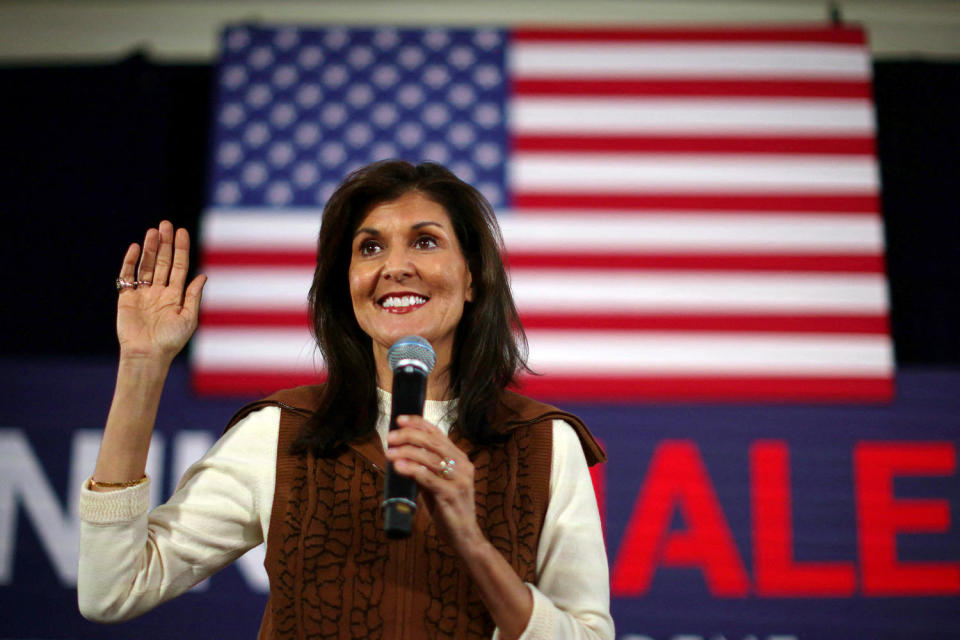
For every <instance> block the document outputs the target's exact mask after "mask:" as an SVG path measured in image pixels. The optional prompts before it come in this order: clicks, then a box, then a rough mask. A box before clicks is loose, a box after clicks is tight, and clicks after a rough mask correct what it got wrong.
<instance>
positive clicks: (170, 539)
mask: <svg viewBox="0 0 960 640" xmlns="http://www.w3.org/2000/svg"><path fill="white" fill-rule="evenodd" d="M279 423H280V410H279V408H277V407H267V408H264V409H261V410H259V411H257V412H254V413H251V414H250V415H249V416H247V417H246V418H244V419H243V420H242V421H240V422H238V423H237V424H236V425H235V426H234V427H233V428H232V429H230V430H229V431H228V432H227V433H226V434H225V435H224V436H223V437H221V438H220V439H219V440H218V441H217V442H216V443H215V444H214V445H213V446H212V447H211V448H210V451H208V452H207V453H206V455H204V456H203V458H201V459H200V461H198V462H197V463H196V464H194V465H193V466H192V467H190V469H188V470H187V472H186V473H185V474H184V476H183V478H182V479H181V481H180V484H179V485H178V487H177V489H176V491H175V492H174V494H173V496H171V498H170V500H168V501H167V502H166V503H164V504H162V505H160V506H159V507H157V508H156V509H154V510H153V511H152V512H150V513H149V514H148V513H147V505H148V493H149V491H148V489H149V486H148V484H147V483H145V484H142V485H138V486H136V487H132V488H129V489H122V490H119V491H111V492H104V493H98V492H94V491H90V490H89V489H87V488H86V486H84V488H83V489H82V494H81V496H80V520H81V524H80V565H79V573H78V580H77V598H78V603H79V606H80V613H82V614H83V616H84V617H86V618H88V619H90V620H94V621H97V622H119V621H122V620H128V619H130V618H133V617H135V616H138V615H140V614H143V613H146V612H147V611H149V610H150V609H152V608H154V607H156V606H157V605H159V604H161V603H163V602H166V601H167V600H169V599H171V598H173V597H175V596H177V595H179V594H181V593H183V592H184V591H186V590H187V589H189V588H190V587H192V586H193V585H195V584H197V583H198V582H200V581H201V580H203V579H204V578H207V577H208V576H210V575H211V574H213V573H215V572H216V571H218V570H219V569H221V568H223V567H224V566H226V565H228V564H229V563H231V562H232V561H233V560H235V559H236V558H238V557H240V556H241V555H243V554H244V553H245V552H246V551H247V550H249V549H251V548H253V547H255V546H256V545H258V544H260V543H261V542H263V540H264V539H265V536H266V528H267V525H268V524H269V519H270V509H271V505H272V502H273V484H274V473H275V461H276V446H277V445H276V443H277V433H278V429H279Z"/></svg>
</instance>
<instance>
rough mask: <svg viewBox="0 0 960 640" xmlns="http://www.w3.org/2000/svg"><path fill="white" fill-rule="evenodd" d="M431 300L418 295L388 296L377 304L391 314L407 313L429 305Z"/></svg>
mask: <svg viewBox="0 0 960 640" xmlns="http://www.w3.org/2000/svg"><path fill="white" fill-rule="evenodd" d="M427 300H429V298H427V297H425V296H421V295H417V294H403V295H394V294H390V295H386V296H383V297H382V298H380V299H379V300H378V301H377V304H378V305H380V307H381V308H382V309H384V310H386V311H389V312H390V313H407V312H409V311H413V310H414V309H418V308H420V307H422V306H423V305H425V304H426V303H427Z"/></svg>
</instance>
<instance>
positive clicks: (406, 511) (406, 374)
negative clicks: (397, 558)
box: [382, 336, 437, 538]
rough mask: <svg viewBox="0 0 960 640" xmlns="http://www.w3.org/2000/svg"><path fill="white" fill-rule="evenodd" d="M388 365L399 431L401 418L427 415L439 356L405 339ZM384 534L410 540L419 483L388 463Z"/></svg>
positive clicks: (396, 344)
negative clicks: (429, 377)
mask: <svg viewBox="0 0 960 640" xmlns="http://www.w3.org/2000/svg"><path fill="white" fill-rule="evenodd" d="M387 361H388V362H389V363H390V370H391V371H393V400H392V402H391V406H390V430H391V431H393V430H394V429H397V428H398V427H397V416H402V415H414V416H422V415H423V401H424V399H425V398H426V394H427V374H429V373H430V372H431V371H433V367H434V365H435V364H436V363H437V355H436V354H435V353H434V352H433V347H431V346H430V343H429V342H427V341H426V340H424V339H423V338H421V337H420V336H404V337H403V338H400V339H399V340H397V341H396V342H394V343H393V346H392V347H390V350H389V351H388V352H387ZM382 506H383V511H384V514H383V530H384V531H386V532H387V537H388V538H407V537H409V536H410V529H411V527H412V526H413V516H414V513H415V512H416V510H417V482H416V480H414V479H413V478H409V477H407V476H401V475H399V474H397V473H396V472H395V471H394V470H393V462H387V479H386V482H384V485H383V505H382Z"/></svg>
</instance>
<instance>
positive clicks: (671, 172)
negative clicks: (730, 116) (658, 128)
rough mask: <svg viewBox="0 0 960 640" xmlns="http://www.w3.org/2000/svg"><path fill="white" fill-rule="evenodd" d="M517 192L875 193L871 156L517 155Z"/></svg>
mask: <svg viewBox="0 0 960 640" xmlns="http://www.w3.org/2000/svg"><path fill="white" fill-rule="evenodd" d="M508 172H509V174H508V175H509V182H510V185H511V188H512V189H513V190H515V191H517V192H524V191H542V190H556V191H560V192H565V193H571V192H578V191H583V192H589V193H596V192H603V191H609V192H627V193H630V192H637V191H644V190H649V191H655V192H664V191H667V192H673V193H690V192H697V191H710V192H724V193H731V192H738V191H752V192H757V191H759V192H764V193H776V192H777V191H803V192H810V193H837V192H845V193H846V192H860V193H874V192H875V191H876V190H877V187H878V182H879V181H878V175H877V165H876V160H875V159H874V158H872V157H861V156H857V157H852V158H851V157H845V156H822V157H818V156H778V155H749V156H747V155H744V156H731V155H726V154H712V155H711V154H699V155H675V154H662V155H660V154H643V155H637V154H625V153H582V154H567V155H561V154H542V153H517V154H515V155H514V162H512V163H511V164H510V166H509V167H508Z"/></svg>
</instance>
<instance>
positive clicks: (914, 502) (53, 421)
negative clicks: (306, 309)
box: [0, 360, 960, 640]
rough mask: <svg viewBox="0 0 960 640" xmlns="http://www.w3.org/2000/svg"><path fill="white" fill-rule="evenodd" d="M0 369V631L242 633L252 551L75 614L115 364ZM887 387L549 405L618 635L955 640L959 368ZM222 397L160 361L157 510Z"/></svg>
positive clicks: (249, 623)
mask: <svg viewBox="0 0 960 640" xmlns="http://www.w3.org/2000/svg"><path fill="white" fill-rule="evenodd" d="M0 376H2V379H3V380H4V381H5V382H4V385H3V386H2V390H0V400H2V401H0V475H2V479H0V611H2V612H3V617H2V622H0V638H4V639H8V638H32V639H38V638H51V639H52V638H57V639H66V638H90V639H106V638H117V639H121V638H122V639H125V640H147V639H154V638H157V639H161V638H253V637H255V634H256V629H257V625H258V623H259V617H260V614H261V612H262V608H263V605H264V603H265V599H266V597H265V591H266V583H265V578H264V573H263V570H262V567H261V566H260V563H261V562H262V552H259V553H258V552H257V551H253V552H251V553H250V554H248V555H247V556H245V558H244V560H243V561H241V562H239V563H238V564H237V565H235V566H233V567H229V568H227V569H226V570H224V571H223V572H221V573H220V574H218V575H216V576H214V577H213V578H211V579H210V580H209V581H207V582H206V583H203V584H201V586H200V587H198V588H196V589H195V590H194V591H192V592H190V593H187V594H185V595H183V596H182V597H180V598H178V599H176V600H174V601H172V602H169V603H167V604H165V605H163V606H161V607H160V608H158V609H157V610H155V611H154V612H151V613H149V614H147V615H146V616H144V617H143V618H141V619H139V620H136V621H133V622H129V623H123V624H120V625H116V626H102V625H95V624H92V623H88V622H86V621H84V620H82V619H81V617H80V615H79V613H78V612H77V608H76V591H75V582H76V563H77V532H78V521H77V516H76V496H77V490H78V487H79V485H80V483H81V482H82V480H83V478H84V477H85V476H86V475H87V474H89V473H90V471H91V469H92V468H93V464H94V459H95V456H96V451H97V445H98V443H99V436H100V429H101V425H102V424H103V421H104V418H105V414H106V411H107V406H108V404H109V401H110V395H111V389H112V384H113V379H114V365H113V363H110V362H104V363H96V364H95V363H77V362H76V361H9V360H5V361H0ZM897 387H898V397H897V399H896V400H895V401H894V402H893V404H891V405H889V406H852V405H836V406H734V405H685V406H681V405H673V406H667V405H636V404H634V405H629V404H627V405H597V404H579V405H578V404H565V406H566V407H567V408H569V409H572V410H574V411H576V412H578V413H579V414H580V415H581V416H582V417H583V418H584V419H585V420H586V421H587V423H588V424H589V425H590V426H591V428H592V429H593V430H594V431H595V433H596V434H597V436H598V437H599V438H600V439H601V440H602V441H603V443H604V444H605V445H606V447H607V450H608V452H609V454H610V460H609V462H608V463H607V464H606V465H604V466H603V467H601V468H600V470H599V473H598V474H596V478H595V479H596V486H597V489H598V496H599V498H600V503H601V505H602V510H603V515H604V526H605V534H606V540H607V551H608V557H609V559H610V566H611V575H612V586H613V616H614V619H615V621H616V625H617V635H618V638H620V639H625V638H632V639H633V640H639V639H640V638H653V639H655V640H667V639H677V638H680V637H683V638H685V639H688V640H690V639H693V638H705V639H707V638H710V639H718V638H721V637H722V638H725V639H726V640H734V639H736V640H741V639H746V638H756V639H758V640H763V639H767V638H781V639H785V638H798V639H801V640H814V639H824V640H827V639H836V638H904V639H907V638H910V639H918V638H929V639H931V640H932V639H941V638H949V637H960V535H958V529H957V524H956V522H957V519H958V517H960V478H958V475H957V448H958V440H957V434H958V432H960V429H958V416H960V394H958V393H957V390H958V389H960V371H957V370H954V371H903V372H901V373H899V374H898V379H897ZM237 405H238V402H237V401H236V400H233V401H226V400H217V399H212V398H199V397H197V396H196V395H194V393H193V392H192V391H191V390H190V388H189V375H188V371H187V369H186V367H185V366H184V365H183V364H180V365H179V366H177V367H176V368H175V369H174V371H173V374H172V376H171V379H170V382H169V384H168V385H167V388H166V391H165V395H164V399H163V405H162V408H161V411H160V416H159V419H158V425H157V434H156V438H155V442H154V446H153V449H152V450H151V459H150V465H149V466H150V469H149V472H150V474H151V476H152V477H153V478H154V485H153V487H154V489H155V495H154V498H155V499H157V500H159V499H162V498H163V497H164V496H166V495H168V494H169V493H170V491H171V489H172V487H173V485H174V484H175V482H176V478H177V477H178V476H179V475H180V473H181V471H182V469H183V468H184V467H185V466H186V465H188V464H189V463H190V461H192V460H194V459H196V457H197V456H198V455H199V454H200V453H201V452H202V451H203V450H204V449H205V448H206V447H207V446H208V445H209V443H210V442H212V441H213V439H214V438H215V437H216V436H217V435H218V433H219V431H220V429H221V428H222V425H223V424H224V423H225V422H226V421H227V420H228V419H229V417H230V415H232V413H233V411H234V410H235V409H236V408H237ZM384 544H388V543H387V542H386V541H385V542H384Z"/></svg>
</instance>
